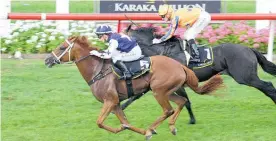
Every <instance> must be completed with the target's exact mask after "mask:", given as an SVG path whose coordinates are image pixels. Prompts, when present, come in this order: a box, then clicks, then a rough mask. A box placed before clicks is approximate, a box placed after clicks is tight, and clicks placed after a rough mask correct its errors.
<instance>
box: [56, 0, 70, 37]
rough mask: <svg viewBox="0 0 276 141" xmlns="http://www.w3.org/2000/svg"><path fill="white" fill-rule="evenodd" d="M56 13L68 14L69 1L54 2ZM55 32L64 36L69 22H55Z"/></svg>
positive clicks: (58, 0) (59, 0)
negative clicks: (57, 31)
mask: <svg viewBox="0 0 276 141" xmlns="http://www.w3.org/2000/svg"><path fill="white" fill-rule="evenodd" d="M56 13H60V14H68V13H69V0H56ZM56 23H57V27H56V28H57V30H59V31H60V32H61V33H63V34H66V33H67V32H68V31H69V21H62V20H57V21H56Z"/></svg>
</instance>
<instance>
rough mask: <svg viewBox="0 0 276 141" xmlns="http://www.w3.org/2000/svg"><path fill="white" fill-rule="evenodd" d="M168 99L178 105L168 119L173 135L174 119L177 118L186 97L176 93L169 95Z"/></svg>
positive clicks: (174, 132) (174, 130)
mask: <svg viewBox="0 0 276 141" xmlns="http://www.w3.org/2000/svg"><path fill="white" fill-rule="evenodd" d="M169 99H170V101H173V102H174V103H176V104H177V105H178V107H177V108H176V110H175V111H174V114H173V115H172V116H171V118H170V120H169V127H170V130H171V132H172V134H173V135H176V132H177V130H176V128H175V122H176V119H177V118H178V116H179V114H180V112H181V111H182V109H183V107H184V105H185V103H186V101H187V99H186V98H184V97H182V96H179V95H176V94H172V95H170V96H169Z"/></svg>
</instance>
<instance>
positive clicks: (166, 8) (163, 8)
mask: <svg viewBox="0 0 276 141" xmlns="http://www.w3.org/2000/svg"><path fill="white" fill-rule="evenodd" d="M173 11H174V10H173V8H172V6H171V5H168V4H163V5H160V6H159V10H158V14H159V15H160V16H165V15H167V14H172V12H173Z"/></svg>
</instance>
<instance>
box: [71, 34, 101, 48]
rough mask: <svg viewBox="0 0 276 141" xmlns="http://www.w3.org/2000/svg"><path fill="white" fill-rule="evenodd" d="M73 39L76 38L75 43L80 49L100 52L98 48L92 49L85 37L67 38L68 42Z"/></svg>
mask: <svg viewBox="0 0 276 141" xmlns="http://www.w3.org/2000/svg"><path fill="white" fill-rule="evenodd" d="M74 38H76V39H75V42H76V43H78V44H80V45H81V47H85V48H88V49H89V50H90V51H91V50H100V49H99V48H97V47H93V46H92V45H91V43H90V42H89V40H88V37H87V36H71V37H69V40H72V39H74Z"/></svg>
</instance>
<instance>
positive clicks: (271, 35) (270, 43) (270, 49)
mask: <svg viewBox="0 0 276 141" xmlns="http://www.w3.org/2000/svg"><path fill="white" fill-rule="evenodd" d="M275 22H276V21H275V20H274V21H273V20H272V21H270V31H269V41H268V48H267V60H269V61H271V62H272V60H273V44H274V31H275V25H276V24H275Z"/></svg>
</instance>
